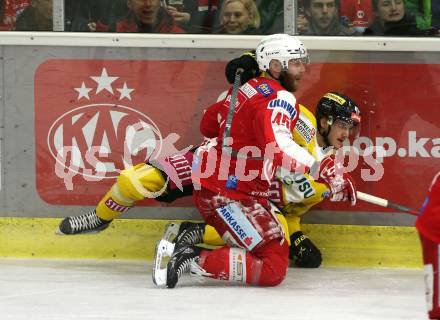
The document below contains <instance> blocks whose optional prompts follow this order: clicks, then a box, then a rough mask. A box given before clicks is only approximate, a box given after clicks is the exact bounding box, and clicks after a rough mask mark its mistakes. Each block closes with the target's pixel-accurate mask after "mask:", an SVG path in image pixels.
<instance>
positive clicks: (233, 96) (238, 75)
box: [222, 68, 244, 154]
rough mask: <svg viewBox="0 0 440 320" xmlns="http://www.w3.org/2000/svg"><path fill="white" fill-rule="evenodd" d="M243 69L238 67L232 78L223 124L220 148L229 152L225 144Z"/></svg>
mask: <svg viewBox="0 0 440 320" xmlns="http://www.w3.org/2000/svg"><path fill="white" fill-rule="evenodd" d="M243 71H244V70H243V69H241V68H238V69H237V71H236V72H235V78H234V85H233V87H232V94H231V101H229V110H228V115H227V117H226V124H225V132H224V135H223V144H222V149H223V150H228V151H229V154H231V153H232V150H230V149H231V146H230V145H228V144H227V142H228V140H229V138H230V136H231V126H232V120H233V118H234V111H235V103H236V102H237V94H238V89H239V88H240V85H241V74H242V73H243Z"/></svg>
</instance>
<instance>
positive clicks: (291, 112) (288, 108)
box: [267, 99, 296, 119]
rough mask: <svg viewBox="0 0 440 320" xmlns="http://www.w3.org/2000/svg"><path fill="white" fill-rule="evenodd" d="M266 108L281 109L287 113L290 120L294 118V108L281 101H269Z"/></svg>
mask: <svg viewBox="0 0 440 320" xmlns="http://www.w3.org/2000/svg"><path fill="white" fill-rule="evenodd" d="M267 108H268V109H275V108H283V109H284V110H286V111H287V112H288V113H289V115H290V118H291V119H293V118H295V116H296V108H295V107H294V106H292V105H291V104H290V103H289V102H287V101H286V100H283V99H274V100H271V101H270V102H269V104H268V105H267Z"/></svg>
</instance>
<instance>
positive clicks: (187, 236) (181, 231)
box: [162, 221, 206, 245]
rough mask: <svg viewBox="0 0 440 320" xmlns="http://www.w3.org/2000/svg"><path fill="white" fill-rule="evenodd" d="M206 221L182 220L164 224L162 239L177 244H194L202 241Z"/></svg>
mask: <svg viewBox="0 0 440 320" xmlns="http://www.w3.org/2000/svg"><path fill="white" fill-rule="evenodd" d="M205 226H206V223H196V222H188V221H184V222H182V223H180V224H179V223H176V222H171V223H168V224H167V225H166V226H165V231H164V233H163V236H162V239H165V240H167V241H169V242H173V243H177V244H189V245H195V244H199V243H202V242H203V233H204V231H205Z"/></svg>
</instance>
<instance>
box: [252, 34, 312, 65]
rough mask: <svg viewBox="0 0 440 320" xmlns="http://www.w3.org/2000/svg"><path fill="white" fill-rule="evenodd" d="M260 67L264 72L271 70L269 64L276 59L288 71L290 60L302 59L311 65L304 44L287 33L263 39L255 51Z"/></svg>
mask: <svg viewBox="0 0 440 320" xmlns="http://www.w3.org/2000/svg"><path fill="white" fill-rule="evenodd" d="M255 54H256V57H257V62H258V67H259V68H260V70H262V71H266V70H268V69H269V63H270V62H271V61H272V60H273V59H275V60H278V61H280V62H281V64H282V65H283V68H284V69H287V67H288V65H289V60H292V59H300V60H301V62H302V63H305V64H308V63H309V56H308V54H307V49H306V47H305V46H304V44H303V43H302V42H301V41H300V40H299V39H298V38H297V37H294V36H291V35H288V34H285V33H277V34H272V35H270V36H266V37H264V38H262V39H261V41H260V43H259V44H258V46H257V48H256V49H255Z"/></svg>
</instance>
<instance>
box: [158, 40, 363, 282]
mask: <svg viewBox="0 0 440 320" xmlns="http://www.w3.org/2000/svg"><path fill="white" fill-rule="evenodd" d="M256 57H257V62H258V65H259V68H260V70H262V71H264V73H263V74H262V76H260V77H257V78H254V79H251V80H249V81H248V82H247V83H245V84H244V85H243V86H241V87H240V90H239V91H238V95H237V100H236V102H235V103H233V104H232V105H233V108H234V110H233V118H232V119H233V120H232V121H230V118H229V117H228V111H229V107H230V104H231V103H230V101H231V100H233V99H231V96H232V92H231V90H230V91H229V93H228V95H227V97H226V98H225V99H224V100H221V101H219V102H218V103H216V104H214V105H212V106H211V107H209V108H208V109H207V111H206V113H205V114H204V116H203V118H202V121H201V125H200V128H201V133H202V134H203V135H204V136H206V137H208V138H211V139H215V140H214V141H215V142H214V143H213V144H210V145H209V146H206V147H204V148H203V147H202V148H199V149H198V150H199V151H198V153H197V156H196V160H194V162H193V184H194V188H195V190H194V200H195V205H196V207H197V208H198V209H199V211H200V213H201V215H202V216H203V218H204V219H205V222H207V223H208V224H210V225H212V226H214V227H215V229H216V230H217V231H218V232H219V234H220V235H221V236H222V238H223V239H224V240H226V243H227V244H226V245H225V246H223V247H221V248H218V249H215V250H212V251H209V250H203V249H200V248H199V247H194V246H191V245H186V244H172V243H170V242H167V241H166V240H161V241H160V242H159V243H158V245H157V247H156V259H155V263H154V267H153V281H154V282H155V283H156V284H157V285H166V286H167V287H168V288H173V287H175V286H176V284H177V282H178V280H179V278H180V277H181V276H182V275H183V274H185V273H192V274H200V275H204V276H207V277H211V278H214V279H220V280H227V281H234V282H242V283H247V284H252V285H257V286H275V285H278V284H279V283H281V282H282V280H283V279H284V277H285V274H286V270H287V267H288V254H289V249H288V244H287V242H286V241H285V240H284V239H285V235H284V233H283V230H282V227H281V224H280V222H279V221H278V219H277V217H276V216H275V215H274V214H272V213H271V209H270V205H269V202H268V188H269V183H270V180H271V179H272V177H273V174H274V170H275V169H277V168H280V167H285V168H286V169H287V170H291V171H293V170H295V169H298V170H303V171H305V172H310V173H312V174H315V175H316V176H317V180H318V181H322V182H325V183H326V184H327V185H328V186H329V188H330V189H331V191H332V194H337V193H344V194H347V195H348V197H353V198H355V189H354V184H353V183H352V180H351V177H350V176H349V175H348V174H345V173H344V174H337V171H338V170H335V162H334V158H333V157H331V156H329V157H327V158H324V160H323V161H321V162H317V161H316V160H315V158H313V156H311V155H310V154H309V153H308V152H307V151H306V150H304V149H302V148H301V147H300V146H299V145H297V144H296V143H295V142H294V141H293V139H292V135H291V130H292V128H293V127H294V126H295V123H296V121H297V120H298V115H299V111H298V105H297V103H296V99H295V96H294V95H293V92H295V91H296V89H297V88H298V86H299V84H300V81H301V78H302V76H303V74H304V72H305V70H306V65H307V63H308V55H307V50H306V48H305V47H304V45H303V44H302V43H301V41H299V40H298V39H297V38H295V37H293V36H289V35H286V34H276V35H271V36H267V37H264V38H263V39H262V40H261V42H260V43H259V44H258V46H257V48H256ZM226 127H228V130H225V128H226ZM225 131H226V132H228V131H229V133H226V135H225ZM225 136H226V137H225ZM164 255H171V258H170V261H169V262H168V264H167V267H166V269H161V268H160V267H159V265H160V263H161V261H162V257H163V256H164Z"/></svg>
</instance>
